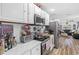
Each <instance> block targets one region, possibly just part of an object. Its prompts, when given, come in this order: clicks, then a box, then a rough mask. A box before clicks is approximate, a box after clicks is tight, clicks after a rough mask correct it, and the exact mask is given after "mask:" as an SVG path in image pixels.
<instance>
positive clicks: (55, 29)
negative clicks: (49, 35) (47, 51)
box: [49, 21, 60, 48]
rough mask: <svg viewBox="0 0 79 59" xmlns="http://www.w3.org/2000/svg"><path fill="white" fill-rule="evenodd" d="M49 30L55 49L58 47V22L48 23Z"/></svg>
mask: <svg viewBox="0 0 79 59" xmlns="http://www.w3.org/2000/svg"><path fill="white" fill-rule="evenodd" d="M49 29H50V30H51V31H53V32H54V44H55V48H58V47H59V29H60V28H59V23H58V22H56V21H55V22H50V25H49Z"/></svg>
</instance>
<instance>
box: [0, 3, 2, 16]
mask: <svg viewBox="0 0 79 59" xmlns="http://www.w3.org/2000/svg"><path fill="white" fill-rule="evenodd" d="M1 7H2V6H1V3H0V17H1V9H2V8H1Z"/></svg>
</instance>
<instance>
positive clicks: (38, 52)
mask: <svg viewBox="0 0 79 59" xmlns="http://www.w3.org/2000/svg"><path fill="white" fill-rule="evenodd" d="M31 54H32V55H41V46H40V44H39V45H36V46H35V47H33V48H32V51H31Z"/></svg>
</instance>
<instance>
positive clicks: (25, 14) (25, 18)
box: [23, 3, 29, 23]
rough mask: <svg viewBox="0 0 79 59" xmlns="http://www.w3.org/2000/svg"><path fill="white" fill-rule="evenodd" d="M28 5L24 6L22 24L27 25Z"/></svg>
mask: <svg viewBox="0 0 79 59" xmlns="http://www.w3.org/2000/svg"><path fill="white" fill-rule="evenodd" d="M28 10H29V9H28V4H27V3H25V4H24V12H23V13H24V23H28Z"/></svg>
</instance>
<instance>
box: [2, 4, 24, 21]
mask: <svg viewBox="0 0 79 59" xmlns="http://www.w3.org/2000/svg"><path fill="white" fill-rule="evenodd" d="M2 17H3V18H6V19H8V20H9V21H16V22H23V21H24V4H23V3H3V4H2ZM15 19H16V20H15ZM18 19H19V20H18Z"/></svg>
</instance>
